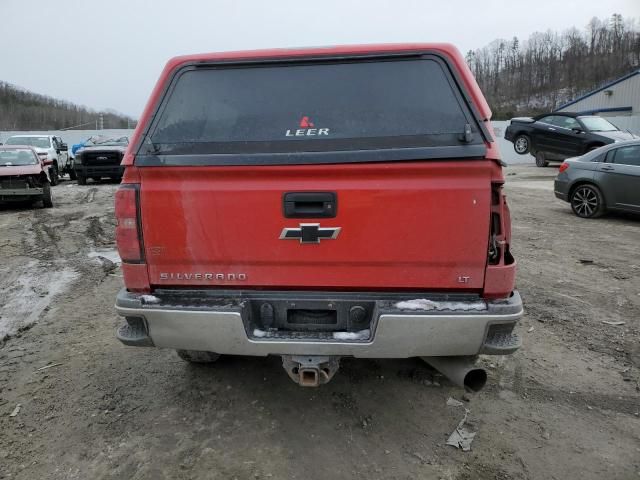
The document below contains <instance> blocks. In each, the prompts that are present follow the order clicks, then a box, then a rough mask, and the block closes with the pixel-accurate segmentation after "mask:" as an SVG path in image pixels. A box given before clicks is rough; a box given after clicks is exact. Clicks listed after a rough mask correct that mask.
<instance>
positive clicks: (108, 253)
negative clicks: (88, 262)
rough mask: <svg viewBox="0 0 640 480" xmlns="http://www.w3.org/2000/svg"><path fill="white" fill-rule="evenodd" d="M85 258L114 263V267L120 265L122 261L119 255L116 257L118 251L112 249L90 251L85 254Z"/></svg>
mask: <svg viewBox="0 0 640 480" xmlns="http://www.w3.org/2000/svg"><path fill="white" fill-rule="evenodd" d="M87 256H88V257H89V258H97V259H98V260H100V257H102V258H106V259H107V260H109V261H111V262H113V263H115V264H116V265H120V264H121V263H122V260H121V259H120V255H118V251H117V250H113V249H112V250H107V249H103V250H92V251H90V252H89V253H88V254H87Z"/></svg>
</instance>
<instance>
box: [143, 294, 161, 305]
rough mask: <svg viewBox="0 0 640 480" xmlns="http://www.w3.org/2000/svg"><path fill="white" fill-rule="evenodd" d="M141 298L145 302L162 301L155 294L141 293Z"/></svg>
mask: <svg viewBox="0 0 640 480" xmlns="http://www.w3.org/2000/svg"><path fill="white" fill-rule="evenodd" d="M140 299H141V300H142V301H143V302H144V303H160V299H159V298H158V297H156V296H155V295H140Z"/></svg>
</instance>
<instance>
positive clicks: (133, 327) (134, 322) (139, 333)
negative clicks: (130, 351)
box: [116, 317, 154, 347]
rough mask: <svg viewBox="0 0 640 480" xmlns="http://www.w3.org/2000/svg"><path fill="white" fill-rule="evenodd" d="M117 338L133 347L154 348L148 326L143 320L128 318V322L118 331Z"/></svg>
mask: <svg viewBox="0 0 640 480" xmlns="http://www.w3.org/2000/svg"><path fill="white" fill-rule="evenodd" d="M116 338H117V339H118V340H120V341H121V342H122V343H124V344H125V345H129V346H131V347H153V346H154V345H153V341H152V340H151V337H149V333H148V330H147V326H146V325H145V323H144V320H143V319H141V318H135V317H133V318H127V322H126V323H125V324H124V325H121V326H120V327H119V328H118V330H117V331H116Z"/></svg>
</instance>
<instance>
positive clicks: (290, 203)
mask: <svg viewBox="0 0 640 480" xmlns="http://www.w3.org/2000/svg"><path fill="white" fill-rule="evenodd" d="M282 198H283V209H284V216H285V218H334V217H335V216H336V213H337V210H338V201H337V195H336V193H335V192H287V193H285V194H284V196H283V197H282Z"/></svg>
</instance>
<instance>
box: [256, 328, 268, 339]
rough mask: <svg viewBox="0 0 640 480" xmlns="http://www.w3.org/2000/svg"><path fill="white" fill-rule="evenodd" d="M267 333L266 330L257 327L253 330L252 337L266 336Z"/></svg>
mask: <svg viewBox="0 0 640 480" xmlns="http://www.w3.org/2000/svg"><path fill="white" fill-rule="evenodd" d="M267 335H268V333H267V332H265V331H264V330H260V329H259V328H256V329H254V330H253V336H254V337H258V338H263V337H266V336H267Z"/></svg>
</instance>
